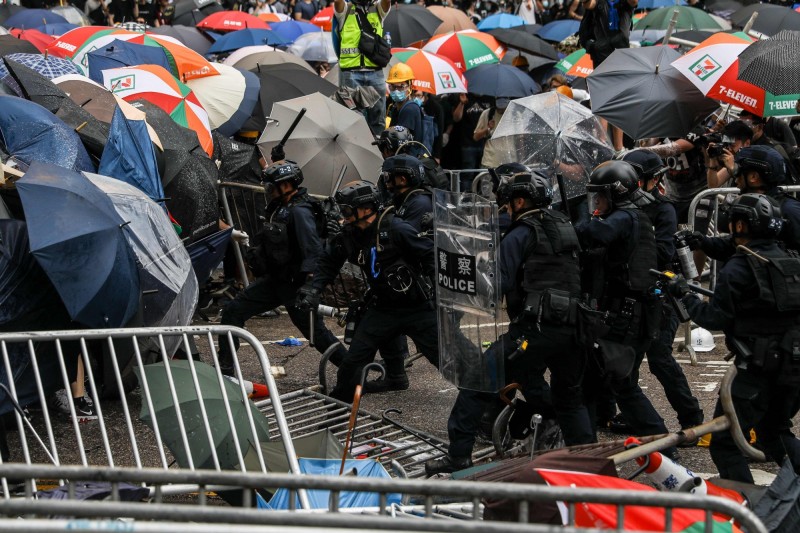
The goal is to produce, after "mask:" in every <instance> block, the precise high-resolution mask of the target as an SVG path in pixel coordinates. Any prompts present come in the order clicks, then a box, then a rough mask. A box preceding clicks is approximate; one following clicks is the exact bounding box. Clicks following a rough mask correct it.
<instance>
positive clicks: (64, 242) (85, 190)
mask: <svg viewBox="0 0 800 533" xmlns="http://www.w3.org/2000/svg"><path fill="white" fill-rule="evenodd" d="M2 107H3V106H2V105H0V108H2ZM16 186H17V191H19V195H20V199H21V200H22V207H23V209H24V210H25V218H26V220H27V221H28V233H29V236H30V243H31V251H32V252H33V255H34V256H35V257H36V259H37V261H38V262H39V264H40V265H41V267H42V268H43V269H44V271H45V272H46V273H47V276H48V277H49V278H50V281H52V282H53V285H54V286H55V288H56V290H57V291H58V293H59V295H61V300H62V301H63V302H64V305H66V307H67V311H69V314H70V316H71V317H72V319H73V320H75V321H77V322H80V323H82V324H85V325H86V326H88V327H111V328H114V327H121V326H124V325H125V324H126V323H127V322H128V321H129V320H130V319H131V317H133V315H134V313H135V312H136V310H137V308H138V307H139V277H138V274H137V270H136V261H135V258H134V255H133V252H132V251H131V249H130V247H129V245H128V243H127V241H126V238H125V234H124V228H125V227H126V226H127V225H128V223H129V221H127V220H123V218H122V217H121V216H120V215H119V214H118V213H117V211H116V209H115V208H114V204H113V203H112V202H111V199H110V198H109V197H108V195H107V194H106V193H104V192H103V191H101V190H100V189H99V188H98V187H97V186H95V185H94V184H92V183H91V182H90V181H89V179H87V178H86V177H85V176H84V175H83V174H80V173H78V172H71V171H69V170H65V169H63V168H59V167H56V166H54V165H50V164H45V163H34V164H32V165H31V167H30V168H29V169H28V172H26V173H25V176H23V177H22V178H21V179H20V180H19V181H18V182H17V183H16Z"/></svg>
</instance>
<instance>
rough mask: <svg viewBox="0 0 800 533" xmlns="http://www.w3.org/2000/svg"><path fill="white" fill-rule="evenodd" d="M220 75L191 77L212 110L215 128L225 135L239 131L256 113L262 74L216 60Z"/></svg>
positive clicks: (202, 101) (202, 100)
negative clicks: (254, 110)
mask: <svg viewBox="0 0 800 533" xmlns="http://www.w3.org/2000/svg"><path fill="white" fill-rule="evenodd" d="M212 65H214V68H216V69H217V71H218V72H219V76H206V77H205V78H196V79H193V80H188V81H187V82H186V85H188V86H189V88H190V89H191V90H192V91H194V94H195V96H197V99H198V100H199V101H200V104H201V105H202V106H203V108H204V109H205V110H206V112H208V123H209V125H210V126H211V129H217V130H219V131H220V133H222V134H223V135H226V136H230V135H233V134H235V133H236V132H237V131H238V130H239V128H240V127H241V126H242V125H243V124H244V122H245V121H246V120H247V118H248V117H250V115H251V114H252V113H253V109H254V108H255V105H256V102H257V101H258V91H259V88H260V83H259V81H258V76H256V75H255V74H253V73H252V72H248V71H246V70H244V71H243V70H239V69H237V68H234V67H231V66H229V65H223V64H220V63H212Z"/></svg>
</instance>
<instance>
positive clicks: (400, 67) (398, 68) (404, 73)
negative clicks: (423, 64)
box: [386, 63, 414, 83]
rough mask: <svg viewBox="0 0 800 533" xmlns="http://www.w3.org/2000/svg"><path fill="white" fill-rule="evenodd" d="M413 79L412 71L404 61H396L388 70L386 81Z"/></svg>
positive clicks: (395, 81) (401, 81)
mask: <svg viewBox="0 0 800 533" xmlns="http://www.w3.org/2000/svg"><path fill="white" fill-rule="evenodd" d="M413 79H414V71H413V70H411V67H409V66H408V65H406V64H405V63H398V64H396V65H395V66H393V67H392V68H391V70H390V71H389V78H388V79H387V80H386V82H387V83H403V82H404V81H411V80H413Z"/></svg>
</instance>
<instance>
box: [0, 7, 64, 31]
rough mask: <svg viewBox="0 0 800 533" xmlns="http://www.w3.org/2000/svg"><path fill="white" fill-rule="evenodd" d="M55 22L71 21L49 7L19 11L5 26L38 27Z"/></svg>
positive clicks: (7, 20) (6, 21)
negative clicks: (48, 8)
mask: <svg viewBox="0 0 800 533" xmlns="http://www.w3.org/2000/svg"><path fill="white" fill-rule="evenodd" d="M55 22H69V21H68V20H67V19H65V18H64V17H62V16H61V15H56V14H55V13H52V12H50V11H48V10H47V9H24V10H22V11H17V12H16V13H14V14H13V15H11V16H10V17H8V18H7V19H6V20H5V21H3V26H5V27H6V28H21V29H25V28H37V27H39V26H41V25H42V24H52V23H55Z"/></svg>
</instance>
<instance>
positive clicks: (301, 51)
mask: <svg viewBox="0 0 800 533" xmlns="http://www.w3.org/2000/svg"><path fill="white" fill-rule="evenodd" d="M286 51H287V52H289V53H290V54H294V55H296V56H298V57H302V58H303V59H304V60H306V61H324V62H326V63H337V62H338V61H339V57H338V56H337V55H336V50H335V49H334V48H333V40H332V39H331V34H330V33H328V32H315V33H306V34H303V35H301V36H300V37H298V38H297V39H296V40H295V41H294V42H293V43H292V45H291V46H290V47H289V48H287V49H286Z"/></svg>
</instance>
